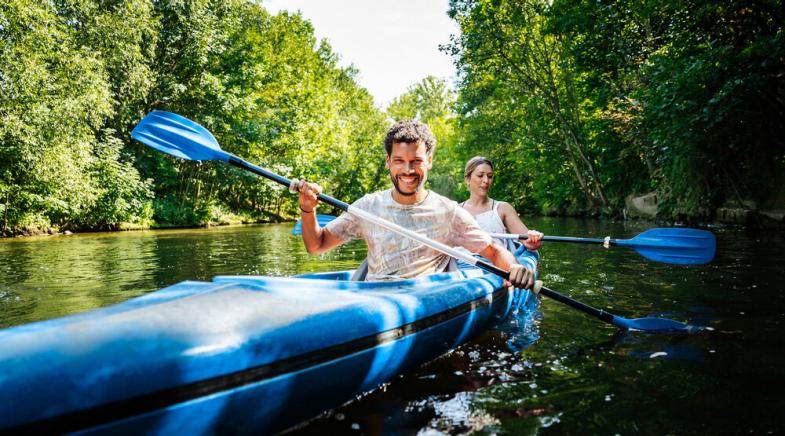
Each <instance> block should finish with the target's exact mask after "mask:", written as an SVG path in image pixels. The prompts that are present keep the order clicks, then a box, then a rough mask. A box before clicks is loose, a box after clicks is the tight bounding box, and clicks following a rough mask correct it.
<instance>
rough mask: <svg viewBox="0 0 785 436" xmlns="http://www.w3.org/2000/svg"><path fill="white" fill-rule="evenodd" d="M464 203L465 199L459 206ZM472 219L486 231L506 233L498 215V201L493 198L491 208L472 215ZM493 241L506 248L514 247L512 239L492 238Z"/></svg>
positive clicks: (505, 228)
mask: <svg viewBox="0 0 785 436" xmlns="http://www.w3.org/2000/svg"><path fill="white" fill-rule="evenodd" d="M464 204H466V202H465V201H464V202H463V203H461V207H463V205H464ZM474 219H475V220H477V224H479V225H480V228H481V229H483V230H485V231H486V232H488V233H507V227H505V226H504V221H502V217H501V216H500V215H499V203H498V202H497V201H496V200H493V205H492V206H491V210H489V211H486V212H483V213H480V214H477V215H474ZM493 242H496V243H497V244H499V245H501V246H502V247H505V248H507V249H508V250H510V249H511V248H513V249H514V247H515V246H514V245H513V243H512V239H496V238H493Z"/></svg>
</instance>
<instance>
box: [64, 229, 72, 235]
mask: <svg viewBox="0 0 785 436" xmlns="http://www.w3.org/2000/svg"><path fill="white" fill-rule="evenodd" d="M63 234H64V235H71V234H73V233H72V232H71V231H70V230H66V231H64V232H63Z"/></svg>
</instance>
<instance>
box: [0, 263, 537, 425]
mask: <svg viewBox="0 0 785 436" xmlns="http://www.w3.org/2000/svg"><path fill="white" fill-rule="evenodd" d="M349 274H350V272H337V273H322V274H309V275H305V276H300V277H293V278H274V277H216V278H215V279H213V281H212V282H183V283H179V284H177V285H174V286H171V287H168V288H165V289H162V290H160V291H156V292H153V293H150V294H147V295H145V296H142V297H139V298H135V299H132V300H129V301H127V302H125V303H121V304H118V305H115V306H111V307H107V308H103V309H98V310H95V311H92V312H87V313H85V314H79V315H74V316H70V317H65V318H59V319H55V320H48V321H43V322H39V323H34V324H29V325H25V326H19V327H15V328H10V329H6V330H2V331H0V344H2V345H1V346H0V386H2V389H0V404H4V405H8V406H3V407H2V408H0V432H32V431H36V432H38V431H44V432H69V431H75V432H97V433H110V432H111V433H117V432H122V433H132V432H133V433H138V432H144V433H165V432H166V433H170V432H175V431H177V432H193V433H213V432H223V431H227V432H233V433H274V432H278V431H282V430H285V429H287V428H289V427H291V426H293V425H295V424H297V423H299V422H302V421H303V420H306V419H308V418H311V417H313V416H315V415H317V414H319V413H320V412H322V411H324V410H328V409H331V408H334V407H337V406H340V405H341V404H343V403H345V402H346V401H348V400H351V399H353V398H355V397H356V396H357V395H360V394H362V393H365V392H368V391H370V390H372V389H374V388H376V387H378V386H379V385H381V384H383V383H385V382H388V381H389V380H391V379H392V378H393V377H395V376H396V375H398V374H401V373H403V372H405V371H407V370H409V369H411V368H413V367H416V366H417V365H420V364H422V363H424V362H427V361H429V360H432V359H433V358H435V357H438V356H439V355H441V354H444V353H445V352H447V351H449V350H451V349H454V348H455V347H457V346H459V345H461V344H462V343H464V342H466V341H467V340H469V339H471V338H472V337H474V336H476V335H478V334H480V333H482V332H483V331H485V330H486V329H488V328H489V327H490V326H492V325H494V324H496V323H498V322H500V321H501V320H502V319H504V318H505V317H507V316H508V315H509V313H510V312H511V311H512V310H513V309H516V308H517V309H519V310H536V299H535V298H532V297H531V295H530V293H529V292H528V291H522V290H512V291H510V290H507V289H505V288H502V287H501V280H500V279H499V278H498V277H494V276H490V275H487V274H483V273H482V272H480V271H479V270H476V269H472V270H464V271H457V272H452V273H443V274H437V275H434V276H428V277H422V278H418V279H411V280H402V281H394V282H374V283H369V282H351V281H348V277H349Z"/></svg>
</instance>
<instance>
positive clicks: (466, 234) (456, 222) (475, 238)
mask: <svg viewBox="0 0 785 436" xmlns="http://www.w3.org/2000/svg"><path fill="white" fill-rule="evenodd" d="M450 234H451V235H452V245H453V246H455V247H463V248H465V249H467V250H469V251H471V252H472V253H479V252H481V251H482V250H485V248H486V247H488V246H489V245H491V243H492V242H493V239H491V236H490V235H489V234H488V233H487V232H486V231H485V230H483V229H481V228H480V225H479V224H477V220H475V219H474V217H473V216H472V214H470V213H469V212H468V211H467V210H466V209H463V208H461V207H456V208H455V215H454V216H453V219H452V229H451V230H450Z"/></svg>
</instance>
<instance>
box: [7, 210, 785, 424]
mask: <svg viewBox="0 0 785 436" xmlns="http://www.w3.org/2000/svg"><path fill="white" fill-rule="evenodd" d="M527 221H528V222H527V224H529V225H530V227H533V228H537V229H538V230H542V231H544V232H545V233H546V234H553V235H564V236H584V237H604V236H607V235H610V236H612V237H616V238H631V237H634V236H635V235H636V234H638V233H640V232H642V231H644V230H646V229H647V228H649V227H652V226H651V225H649V224H644V223H623V222H599V221H583V220H574V219H548V218H532V219H529V220H527ZM290 228H291V225H288V226H287V225H280V226H275V225H273V226H255V227H237V228H219V229H209V230H191V231H187V230H186V231H166V232H133V233H126V234H108V235H86V236H81V235H80V236H76V237H67V238H66V237H59V238H46V239H38V240H35V239H28V240H13V241H0V309H1V310H0V326H10V325H17V324H22V323H26V322H31V321H35V320H40V319H47V318H51V317H55V316H61V315H65V314H69V313H75V312H81V311H84V310H88V309H91V308H95V307H100V306H105V305H108V304H112V303H115V302H118V301H122V300H125V299H128V298H130V297H133V296H136V295H141V294H143V293H146V292H149V291H151V290H155V289H159V288H161V287H164V286H166V285H169V284H173V283H177V282H179V281H182V280H185V279H202V280H204V279H209V278H210V277H212V276H214V275H219V274H221V275H223V274H262V275H277V276H285V275H291V274H295V273H302V272H312V271H329V270H339V269H351V268H353V267H354V266H355V265H356V264H357V262H359V261H360V260H361V259H362V257H364V247H363V246H362V244H356V243H353V244H348V245H347V246H344V247H341V248H340V249H339V250H338V251H336V252H333V253H330V254H328V255H326V256H322V257H309V256H307V255H306V254H305V252H304V250H303V249H302V244H301V242H300V241H299V240H298V239H297V238H294V237H292V236H291V235H289V229H290ZM712 230H713V231H715V233H716V234H717V238H718V253H717V257H716V258H715V260H714V261H713V262H712V263H711V264H709V265H695V266H672V265H665V264H658V263H654V262H652V261H648V260H646V259H643V258H642V257H640V256H639V255H637V254H636V253H635V252H634V251H632V250H627V249H623V248H611V249H608V250H606V249H603V248H601V247H589V246H582V245H573V244H557V243H551V244H547V245H546V246H545V247H543V249H542V250H541V251H542V255H543V260H542V264H541V268H540V275H541V278H542V279H544V280H545V282H546V284H547V285H548V286H549V287H551V288H553V289H554V290H556V291H559V292H562V293H564V294H566V295H569V296H571V297H573V298H576V299H578V300H580V301H582V302H585V303H587V304H589V305H591V306H594V307H598V308H604V309H608V310H610V311H612V312H613V313H616V314H618V315H620V316H624V317H629V318H637V317H645V316H664V317H667V318H672V319H675V320H679V321H683V322H688V323H690V324H694V325H700V326H707V327H711V328H713V331H707V332H702V333H700V334H695V335H664V336H663V335H650V334H645V333H639V332H632V333H620V332H618V331H617V330H616V329H615V328H614V327H612V326H609V325H607V324H604V323H601V322H599V321H597V320H595V319H593V318H589V317H587V316H585V315H584V314H582V313H579V312H577V311H575V310H573V309H570V308H568V307H566V306H563V305H561V304H560V303H557V302H555V301H551V300H548V299H543V300H542V303H541V313H542V315H541V318H537V319H534V320H532V321H529V322H526V323H523V324H524V325H528V326H530V328H531V326H534V328H535V331H536V333H537V336H536V338H535V339H534V340H529V341H528V342H527V341H525V340H524V341H523V342H522V343H519V344H518V345H519V346H518V348H517V349H511V348H510V346H509V345H508V342H509V341H510V340H511V338H512V339H514V337H511V336H510V335H511V334H514V332H515V329H513V331H512V332H511V331H510V330H509V329H501V330H492V331H490V332H487V333H486V334H484V335H483V336H481V337H480V338H478V339H476V340H474V341H472V342H470V343H468V344H466V345H464V346H462V347H460V348H459V349H457V350H454V351H452V352H451V353H449V354H447V355H446V356H443V357H441V358H439V359H436V360H435V361H433V362H431V363H429V364H426V365H424V366H421V367H418V368H415V369H413V370H412V371H410V372H408V373H407V374H406V375H404V376H401V377H398V378H396V379H395V380H394V381H392V382H391V383H389V384H387V385H386V386H385V387H383V388H381V389H377V390H375V391H373V392H371V393H369V394H367V395H365V396H363V397H362V398H361V399H359V400H357V401H353V402H351V403H349V404H348V405H345V406H343V407H340V408H338V409H335V410H332V411H330V412H328V413H326V414H324V415H322V416H321V417H319V418H317V419H315V420H313V421H311V422H310V423H308V424H305V425H303V426H301V427H300V428H298V429H297V430H296V431H293V432H292V434H316V433H319V434H325V433H357V434H361V433H363V434H416V433H422V434H428V433H429V432H444V433H468V432H472V431H479V432H481V433H507V434H534V433H543V434H563V433H573V434H586V433H589V434H592V433H603V434H608V433H644V434H663V433H667V434H697V433H708V434H735V433H750V432H752V433H779V432H783V431H785V421H783V420H782V419H781V418H780V414H781V411H782V410H785V399H783V398H785V397H783V396H782V394H781V391H780V390H779V388H778V385H779V382H778V381H781V380H783V379H785V369H783V368H785V357H783V356H784V355H783V354H782V353H781V352H780V350H781V349H782V348H783V345H785V344H784V343H783V342H785V341H783V339H782V328H783V321H784V320H785V301H784V300H785V293H783V292H782V291H783V290H784V289H783V288H785V271H784V269H783V268H782V265H783V264H785V254H784V252H783V250H782V246H783V243H785V234H783V233H782V232H762V233H749V232H745V231H742V230H736V229H725V228H716V229H712ZM532 322H533V323H534V324H532ZM508 327H509V326H508ZM513 343H514V342H513Z"/></svg>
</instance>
